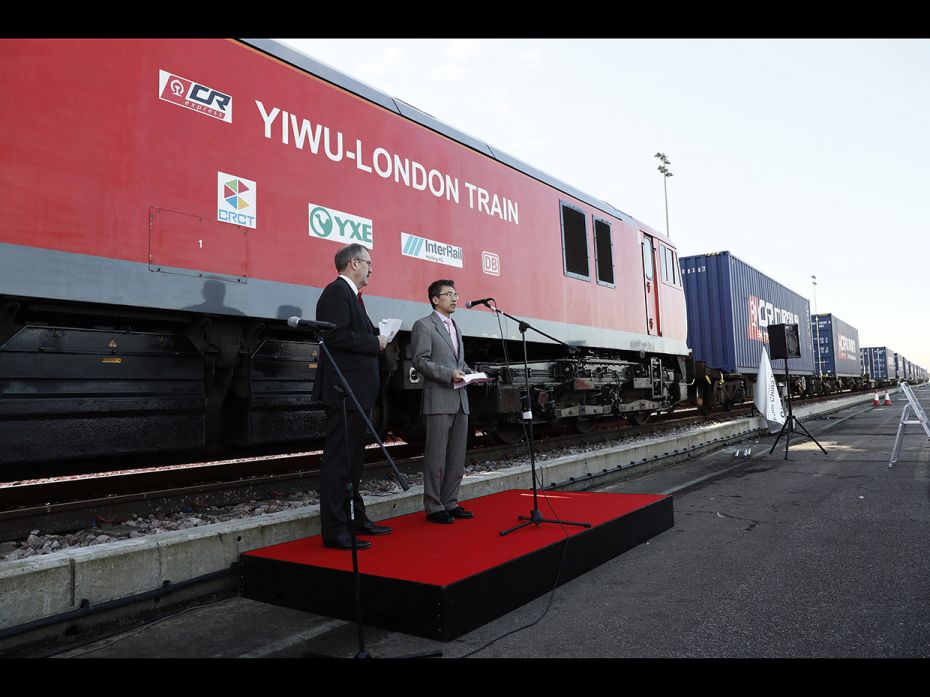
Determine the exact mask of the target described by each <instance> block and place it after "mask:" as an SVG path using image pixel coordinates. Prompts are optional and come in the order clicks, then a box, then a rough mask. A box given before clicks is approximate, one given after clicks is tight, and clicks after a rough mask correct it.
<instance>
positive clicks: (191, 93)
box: [158, 70, 232, 123]
mask: <svg viewBox="0 0 930 697" xmlns="http://www.w3.org/2000/svg"><path fill="white" fill-rule="evenodd" d="M158 98H159V99H161V100H163V101H166V102H171V103H172V104H176V105H177V106H180V107H184V108H185V109H190V110H191V111H197V112H199V113H201V114H203V115H205V116H211V117H213V118H214V119H219V120H220V121H225V122H226V123H232V96H230V95H228V94H225V93H224V92H220V91H219V90H215V89H213V88H212V87H207V86H206V85H203V84H201V83H199V82H194V81H193V80H188V79H187V78H186V77H181V76H180V75H175V74H174V73H169V72H167V71H165V70H159V71H158Z"/></svg>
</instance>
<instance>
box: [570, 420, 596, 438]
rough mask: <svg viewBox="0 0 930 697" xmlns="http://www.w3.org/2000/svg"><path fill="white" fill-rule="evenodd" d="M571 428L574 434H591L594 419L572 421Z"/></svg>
mask: <svg viewBox="0 0 930 697" xmlns="http://www.w3.org/2000/svg"><path fill="white" fill-rule="evenodd" d="M572 428H573V429H574V430H575V432H576V433H581V434H585V433H591V431H593V430H594V419H575V420H573V421H572Z"/></svg>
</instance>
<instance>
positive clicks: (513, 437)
mask: <svg viewBox="0 0 930 697" xmlns="http://www.w3.org/2000/svg"><path fill="white" fill-rule="evenodd" d="M486 433H487V434H488V436H489V437H490V438H491V440H493V441H494V442H495V443H498V444H499V445H516V444H517V443H519V442H520V441H522V440H523V437H524V433H523V426H522V425H520V424H499V425H498V427H497V428H495V429H493V430H488V431H486Z"/></svg>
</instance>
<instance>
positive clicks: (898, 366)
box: [892, 353, 907, 382]
mask: <svg viewBox="0 0 930 697" xmlns="http://www.w3.org/2000/svg"><path fill="white" fill-rule="evenodd" d="M905 360H906V359H905V358H904V356H902V355H901V354H900V353H895V354H894V373H893V376H892V377H893V378H894V380H895V381H896V382H904V381H905V380H907V378H906V377H905V375H904V372H905V368H904V362H905Z"/></svg>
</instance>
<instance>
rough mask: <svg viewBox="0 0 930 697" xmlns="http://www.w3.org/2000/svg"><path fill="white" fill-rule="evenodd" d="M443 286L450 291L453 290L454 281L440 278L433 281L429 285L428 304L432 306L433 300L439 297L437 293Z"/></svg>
mask: <svg viewBox="0 0 930 697" xmlns="http://www.w3.org/2000/svg"><path fill="white" fill-rule="evenodd" d="M443 286H449V287H450V288H452V289H455V281H453V280H452V279H451V278H440V279H439V280H438V281H433V282H432V283H430V284H429V290H428V291H427V293H429V304H430V305H432V304H433V298H434V297H436V296H437V295H439V291H441V290H442V287H443Z"/></svg>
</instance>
